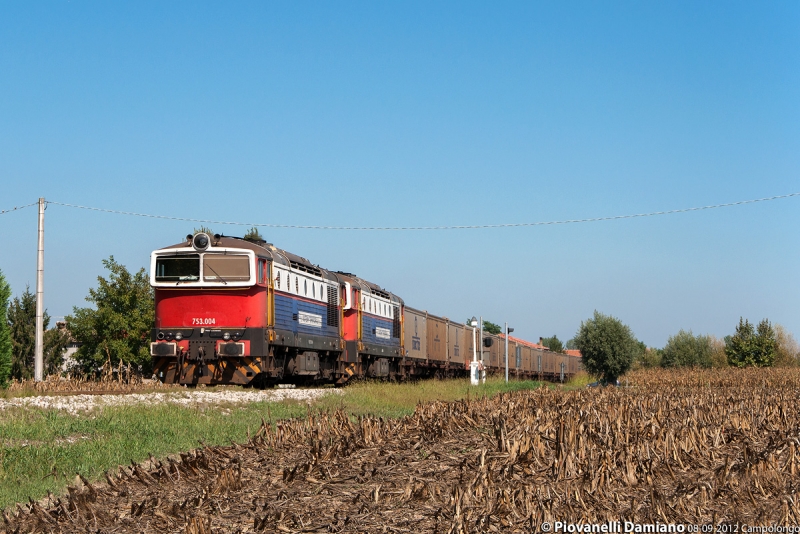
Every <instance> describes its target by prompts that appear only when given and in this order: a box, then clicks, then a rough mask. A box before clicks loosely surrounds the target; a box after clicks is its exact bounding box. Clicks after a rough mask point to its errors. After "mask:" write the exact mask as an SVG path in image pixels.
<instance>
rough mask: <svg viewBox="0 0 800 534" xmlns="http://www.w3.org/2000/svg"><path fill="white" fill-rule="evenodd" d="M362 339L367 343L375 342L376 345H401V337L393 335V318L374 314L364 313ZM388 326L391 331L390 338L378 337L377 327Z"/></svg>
mask: <svg viewBox="0 0 800 534" xmlns="http://www.w3.org/2000/svg"><path fill="white" fill-rule="evenodd" d="M361 321H362V322H361V339H362V340H363V341H364V342H365V343H374V344H376V345H387V346H390V347H399V346H400V338H397V337H391V336H392V320H391V319H384V318H382V317H375V316H374V315H367V314H366V313H365V314H363V315H362V320H361ZM376 327H380V328H386V329H387V330H388V331H389V339H386V338H382V337H378V336H376V335H375V328H376Z"/></svg>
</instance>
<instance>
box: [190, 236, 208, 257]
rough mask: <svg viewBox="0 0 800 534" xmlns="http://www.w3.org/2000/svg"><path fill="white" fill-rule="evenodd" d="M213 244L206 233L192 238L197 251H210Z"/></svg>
mask: <svg viewBox="0 0 800 534" xmlns="http://www.w3.org/2000/svg"><path fill="white" fill-rule="evenodd" d="M210 244H211V238H210V237H209V236H208V234H207V233H205V232H199V233H197V234H195V235H194V237H193V238H192V246H193V247H194V249H195V250H197V251H200V252H202V251H204V250H206V249H208V246H209V245H210Z"/></svg>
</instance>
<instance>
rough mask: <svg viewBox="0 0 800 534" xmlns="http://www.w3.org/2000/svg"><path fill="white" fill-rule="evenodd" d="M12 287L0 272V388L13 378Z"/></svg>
mask: <svg viewBox="0 0 800 534" xmlns="http://www.w3.org/2000/svg"><path fill="white" fill-rule="evenodd" d="M10 298H11V286H9V285H8V282H6V278H5V276H3V271H0V388H4V387H6V385H7V384H8V379H9V377H10V376H11V332H9V329H8V315H7V314H8V299H10Z"/></svg>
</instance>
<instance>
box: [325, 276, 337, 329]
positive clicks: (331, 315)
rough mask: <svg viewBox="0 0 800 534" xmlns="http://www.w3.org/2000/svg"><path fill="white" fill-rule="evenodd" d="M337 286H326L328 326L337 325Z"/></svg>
mask: <svg viewBox="0 0 800 534" xmlns="http://www.w3.org/2000/svg"><path fill="white" fill-rule="evenodd" d="M338 304H339V288H337V287H332V286H328V326H333V327H336V328H338V327H339V310H338Z"/></svg>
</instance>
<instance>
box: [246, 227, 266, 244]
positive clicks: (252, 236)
mask: <svg viewBox="0 0 800 534" xmlns="http://www.w3.org/2000/svg"><path fill="white" fill-rule="evenodd" d="M242 239H244V240H245V241H252V242H254V243H257V242H259V241H265V239H264V238H263V237H262V235H261V232H259V231H258V228H256V227H255V226H253V227H252V228H250V229H249V230H248V231H247V233H246V234H244V237H243V238H242Z"/></svg>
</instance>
